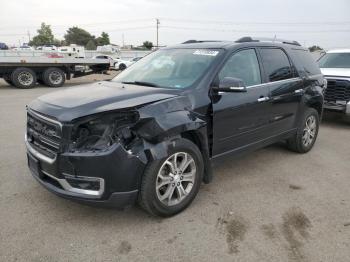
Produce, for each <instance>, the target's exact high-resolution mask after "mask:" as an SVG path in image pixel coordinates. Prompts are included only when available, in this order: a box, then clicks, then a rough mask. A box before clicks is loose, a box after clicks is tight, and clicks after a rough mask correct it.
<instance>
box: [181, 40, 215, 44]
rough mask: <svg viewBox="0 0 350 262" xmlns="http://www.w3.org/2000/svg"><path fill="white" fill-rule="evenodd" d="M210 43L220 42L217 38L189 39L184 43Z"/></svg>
mask: <svg viewBox="0 0 350 262" xmlns="http://www.w3.org/2000/svg"><path fill="white" fill-rule="evenodd" d="M208 42H209V43H210V42H220V41H217V40H187V41H186V42H183V43H182V44H196V43H208Z"/></svg>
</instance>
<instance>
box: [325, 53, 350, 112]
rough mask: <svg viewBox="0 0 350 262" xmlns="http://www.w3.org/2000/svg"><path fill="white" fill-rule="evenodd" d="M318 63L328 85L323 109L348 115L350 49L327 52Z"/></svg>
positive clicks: (349, 101) (349, 108)
mask: <svg viewBox="0 0 350 262" xmlns="http://www.w3.org/2000/svg"><path fill="white" fill-rule="evenodd" d="M318 62H319V66H320V68H321V71H322V74H323V75H324V76H325V78H326V79H327V83H328V85H327V89H326V93H325V96H324V109H325V110H331V111H338V112H342V113H345V114H347V115H350V49H342V50H331V51H328V52H327V53H326V54H325V55H324V56H322V57H321V58H320V59H319V60H318Z"/></svg>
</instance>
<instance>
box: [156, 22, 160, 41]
mask: <svg viewBox="0 0 350 262" xmlns="http://www.w3.org/2000/svg"><path fill="white" fill-rule="evenodd" d="M156 25H157V48H158V47H159V25H160V22H159V19H158V18H156Z"/></svg>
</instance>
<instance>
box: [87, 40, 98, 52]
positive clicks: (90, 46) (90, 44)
mask: <svg viewBox="0 0 350 262" xmlns="http://www.w3.org/2000/svg"><path fill="white" fill-rule="evenodd" d="M86 49H87V50H96V44H95V41H94V40H92V39H91V40H90V41H89V42H88V43H87V44H86Z"/></svg>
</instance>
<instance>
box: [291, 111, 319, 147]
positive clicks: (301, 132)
mask: <svg viewBox="0 0 350 262" xmlns="http://www.w3.org/2000/svg"><path fill="white" fill-rule="evenodd" d="M319 121H320V120H319V115H318V112H317V111H316V110H315V109H314V108H309V109H307V110H306V112H305V114H304V117H303V119H302V121H301V123H300V125H299V127H298V130H297V134H295V135H294V136H293V137H291V138H289V139H288V140H287V145H288V148H289V149H290V150H292V151H294V152H297V153H307V152H309V151H310V150H311V149H312V147H313V146H314V144H315V142H316V138H317V135H318V129H319V125H320V123H319Z"/></svg>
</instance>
